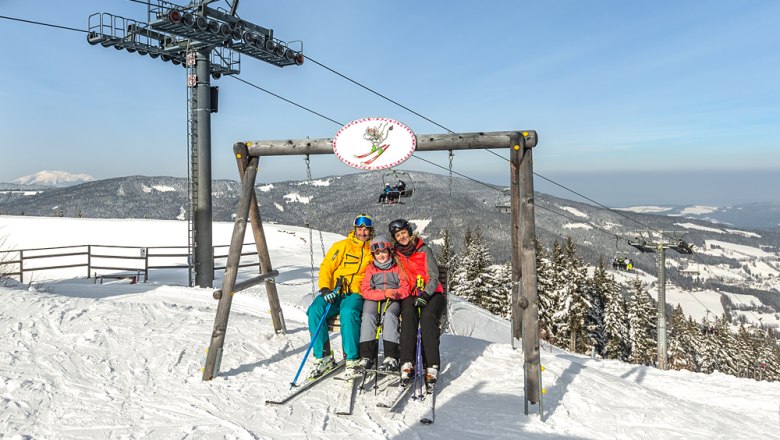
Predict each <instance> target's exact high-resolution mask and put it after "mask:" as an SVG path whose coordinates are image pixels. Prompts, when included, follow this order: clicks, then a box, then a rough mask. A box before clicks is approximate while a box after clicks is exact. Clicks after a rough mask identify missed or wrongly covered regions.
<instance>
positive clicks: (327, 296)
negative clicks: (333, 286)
mask: <svg viewBox="0 0 780 440" xmlns="http://www.w3.org/2000/svg"><path fill="white" fill-rule="evenodd" d="M320 296H322V299H324V300H325V302H326V303H330V304H333V303H334V302H336V297H337V296H338V294H337V293H336V292H334V291H332V290H330V289H328V288H327V287H323V288H322V289H320Z"/></svg>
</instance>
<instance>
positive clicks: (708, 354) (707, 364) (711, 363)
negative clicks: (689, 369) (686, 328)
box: [693, 316, 718, 373]
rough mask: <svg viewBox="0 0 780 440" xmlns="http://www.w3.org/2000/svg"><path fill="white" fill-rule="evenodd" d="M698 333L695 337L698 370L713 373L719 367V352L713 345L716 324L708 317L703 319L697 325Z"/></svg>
mask: <svg viewBox="0 0 780 440" xmlns="http://www.w3.org/2000/svg"><path fill="white" fill-rule="evenodd" d="M697 328H698V330H699V331H698V334H696V335H695V336H696V337H694V339H693V343H694V353H695V354H696V365H697V366H698V371H700V372H702V373H712V372H713V371H715V370H717V369H718V358H717V353H716V351H715V349H714V347H713V344H714V343H713V339H714V338H713V337H712V335H713V334H714V333H715V324H714V323H713V322H712V321H709V320H708V319H707V317H706V316H705V317H703V318H702V319H701V323H699V324H698V325H697Z"/></svg>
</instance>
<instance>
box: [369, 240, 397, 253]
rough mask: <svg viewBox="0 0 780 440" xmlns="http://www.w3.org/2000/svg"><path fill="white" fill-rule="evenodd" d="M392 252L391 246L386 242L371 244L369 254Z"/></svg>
mask: <svg viewBox="0 0 780 440" xmlns="http://www.w3.org/2000/svg"><path fill="white" fill-rule="evenodd" d="M392 250H393V245H392V244H390V243H388V242H386V241H382V242H379V243H371V253H372V254H375V253H377V252H379V251H388V252H390V251H392Z"/></svg>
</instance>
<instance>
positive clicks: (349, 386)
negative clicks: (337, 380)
mask: <svg viewBox="0 0 780 440" xmlns="http://www.w3.org/2000/svg"><path fill="white" fill-rule="evenodd" d="M358 377H360V376H358ZM358 377H354V376H351V377H348V378H346V379H344V382H343V385H342V390H341V394H340V395H339V397H338V401H337V402H336V414H337V415H340V416H349V415H352V406H353V405H354V403H355V384H356V383H357V381H358Z"/></svg>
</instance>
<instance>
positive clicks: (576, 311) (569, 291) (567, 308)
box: [553, 237, 592, 353]
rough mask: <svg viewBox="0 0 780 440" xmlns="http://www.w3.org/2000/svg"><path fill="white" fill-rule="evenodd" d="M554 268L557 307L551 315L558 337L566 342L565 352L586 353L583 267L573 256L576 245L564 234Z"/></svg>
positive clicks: (586, 299)
mask: <svg viewBox="0 0 780 440" xmlns="http://www.w3.org/2000/svg"><path fill="white" fill-rule="evenodd" d="M560 257H561V258H560V259H559V260H558V261H556V266H555V270H556V273H557V274H558V276H557V277H556V279H557V281H558V283H559V284H557V286H556V290H557V291H558V295H559V298H560V299H561V302H560V304H559V305H560V307H559V308H558V309H557V310H556V312H555V314H554V315H553V320H554V321H555V322H556V323H557V324H558V325H559V329H560V335H559V336H560V337H561V338H566V339H568V341H569V351H575V352H579V353H587V352H589V351H590V344H589V343H588V341H587V339H588V338H587V329H586V327H587V324H586V320H587V316H588V311H589V310H590V308H591V306H592V300H591V298H590V297H589V296H588V292H587V289H586V288H585V285H586V281H587V269H586V267H585V264H584V262H583V261H582V259H581V258H580V257H579V256H577V255H576V246H575V244H574V240H572V239H571V237H567V239H566V243H565V244H564V246H563V248H562V252H561V255H560Z"/></svg>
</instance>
